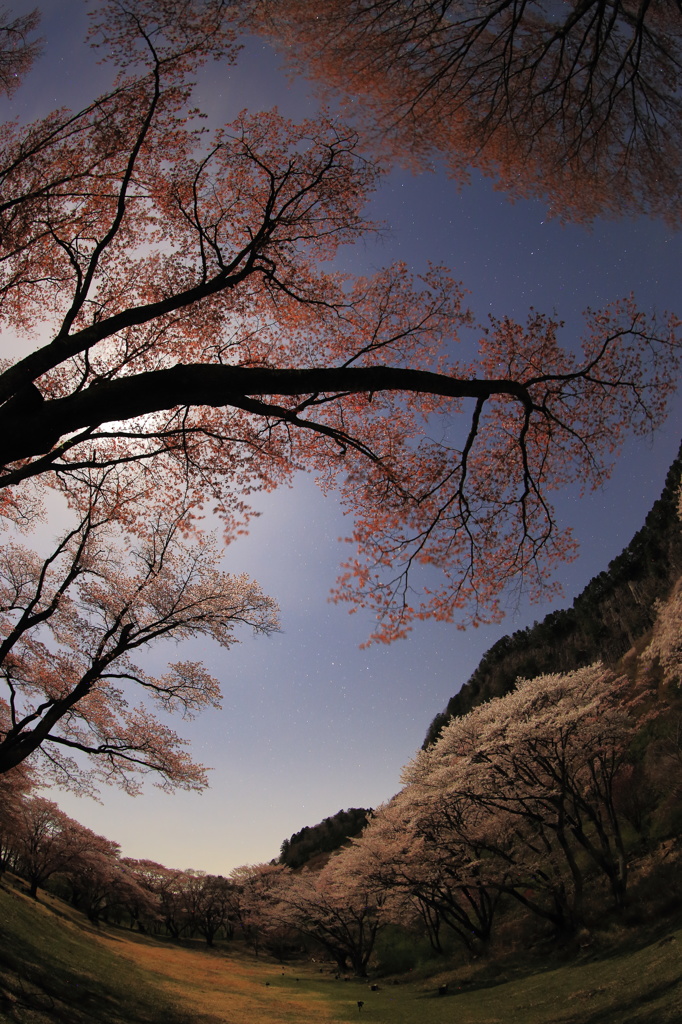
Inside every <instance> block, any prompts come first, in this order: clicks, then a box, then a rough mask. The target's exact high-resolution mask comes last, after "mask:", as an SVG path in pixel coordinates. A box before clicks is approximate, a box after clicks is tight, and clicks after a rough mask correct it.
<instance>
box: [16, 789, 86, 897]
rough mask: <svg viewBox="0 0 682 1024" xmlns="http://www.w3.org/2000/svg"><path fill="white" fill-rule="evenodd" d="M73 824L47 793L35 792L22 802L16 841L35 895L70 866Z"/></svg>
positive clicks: (22, 864) (21, 863)
mask: <svg viewBox="0 0 682 1024" xmlns="http://www.w3.org/2000/svg"><path fill="white" fill-rule="evenodd" d="M73 824H75V823H74V822H72V819H70V818H69V817H68V815H66V814H64V812H63V811H60V809H59V808H58V807H57V805H56V804H55V803H54V802H53V801H52V800H46V799H45V797H42V796H32V797H29V799H28V800H25V801H24V802H23V803H22V805H21V808H20V811H19V815H18V817H17V828H16V832H15V836H14V841H15V846H16V850H17V854H18V862H19V865H20V871H21V874H22V876H23V877H24V878H25V879H26V880H27V881H28V884H29V894H30V895H31V896H33V898H34V899H35V898H36V897H37V895H38V889H39V888H41V887H42V886H44V885H45V883H46V882H47V881H48V879H49V878H51V877H52V875H54V874H55V873H56V872H57V871H63V870H64V869H65V868H67V867H68V865H69V861H70V857H71V849H70V845H69V838H70V832H71V826H72V825H73Z"/></svg>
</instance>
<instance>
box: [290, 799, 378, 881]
mask: <svg viewBox="0 0 682 1024" xmlns="http://www.w3.org/2000/svg"><path fill="white" fill-rule="evenodd" d="M370 813H371V810H369V809H367V808H365V807H349V808H348V810H346V811H344V810H341V811H337V812H336V814H333V815H331V816H330V817H329V818H325V819H324V821H321V822H320V823H319V824H318V825H312V826H307V825H306V826H305V827H304V828H302V829H301V830H300V831H299V832H294V834H293V835H292V836H291V838H290V839H285V840H284V842H283V843H282V846H281V848H280V857H279V862H280V864H286V865H287V867H290V868H300V867H302V866H303V865H304V864H307V863H308V861H310V860H311V859H312V858H313V857H316V856H317V855H318V854H320V853H331V852H332V851H333V850H338V849H339V847H341V846H343V844H344V843H345V842H346V841H347V840H348V839H350V838H351V837H353V836H357V835H359V834H360V832H362V830H363V828H364V827H365V825H366V824H367V819H368V818H369V815H370Z"/></svg>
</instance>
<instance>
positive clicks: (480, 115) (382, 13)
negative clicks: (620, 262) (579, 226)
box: [255, 0, 682, 224]
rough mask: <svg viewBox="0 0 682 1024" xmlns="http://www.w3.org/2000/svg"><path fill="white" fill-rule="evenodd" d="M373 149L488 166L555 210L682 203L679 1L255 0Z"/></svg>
mask: <svg viewBox="0 0 682 1024" xmlns="http://www.w3.org/2000/svg"><path fill="white" fill-rule="evenodd" d="M255 9H256V11H257V12H259V14H260V19H261V25H262V26H263V27H264V28H265V30H266V31H267V32H268V33H269V35H270V37H271V38H272V40H273V42H274V45H275V46H277V47H278V48H279V49H280V52H284V54H285V55H286V57H287V59H288V60H289V61H290V64H291V66H292V67H293V68H295V69H296V70H297V71H298V72H300V71H303V72H304V73H306V74H308V75H310V76H313V77H315V78H317V79H319V80H320V81H321V82H322V83H324V85H326V86H328V87H330V88H331V89H332V90H333V92H334V95H338V94H341V96H343V97H344V98H345V99H346V100H347V105H348V107H349V109H350V110H351V111H352V112H353V114H354V115H355V118H356V121H357V122H358V123H359V124H360V125H361V127H362V128H363V129H364V131H365V133H366V134H367V135H369V137H370V139H373V140H374V141H375V143H376V142H378V144H379V146H380V148H381V150H382V151H383V152H384V153H386V152H387V153H388V154H389V155H390V156H391V157H393V158H395V159H398V160H399V161H403V162H406V161H407V162H410V163H412V164H413V165H416V166H418V167H424V166H428V165H429V163H430V162H431V161H432V160H433V159H434V158H436V157H439V156H440V157H443V158H444V160H445V162H446V165H447V167H448V169H449V171H450V173H451V174H452V175H453V176H454V177H455V178H456V179H457V180H458V181H459V182H460V183H461V182H463V181H466V180H467V177H468V174H469V171H470V170H471V169H472V168H473V169H479V170H481V171H483V172H484V173H485V174H490V175H492V176H494V177H495V179H496V180H497V181H498V182H499V185H500V187H501V188H504V189H505V190H507V191H508V192H509V193H510V194H511V195H512V196H513V197H515V198H518V197H519V196H528V195H535V196H540V197H542V198H547V199H548V201H549V207H550V210H551V212H552V213H553V214H554V215H555V216H559V217H561V218H562V219H576V220H591V219H592V218H593V217H595V216H597V215H603V214H607V215H608V214H623V213H628V214H630V213H651V214H654V215H656V216H663V217H665V218H666V219H667V220H669V221H670V222H672V223H677V224H679V222H680V218H681V215H682V206H681V205H680V202H679V195H680V184H681V179H680V167H681V166H682V135H681V134H680V132H681V129H680V125H681V124H682V103H681V101H680V86H681V85H682V77H681V74H682V62H681V61H680V57H679V54H680V46H681V43H682V15H681V13H680V6H679V3H676V2H674V0H655V2H649V0H635V2H632V3H631V2H628V0H606V2H604V0H580V2H579V0H571V2H569V3H565V4H560V5H557V4H551V3H546V2H543V0H513V2H511V3H510V2H507V0H483V2H474V0H406V2H404V3H396V2H395V0H320V2H319V3H316V4H315V5H314V7H313V6H311V5H310V4H308V3H306V0H256V3H255Z"/></svg>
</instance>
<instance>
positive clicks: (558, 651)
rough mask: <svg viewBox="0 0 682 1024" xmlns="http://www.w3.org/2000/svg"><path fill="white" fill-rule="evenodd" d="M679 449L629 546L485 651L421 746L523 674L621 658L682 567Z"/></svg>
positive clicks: (529, 675)
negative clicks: (562, 600)
mask: <svg viewBox="0 0 682 1024" xmlns="http://www.w3.org/2000/svg"><path fill="white" fill-rule="evenodd" d="M681 480H682V447H681V448H680V452H679V453H678V456H677V458H676V460H675V461H674V462H673V464H672V466H671V467H670V469H669V471H668V475H667V478H666V482H665V486H664V488H663V491H662V493H661V496H660V498H659V499H658V501H656V502H655V503H654V505H653V508H652V509H651V511H650V512H649V514H648V516H647V517H646V520H645V522H644V525H643V527H642V529H641V530H638V532H637V533H636V534H635V536H634V537H633V538H632V540H631V541H630V543H629V544H628V546H627V547H626V548H625V549H624V551H622V552H621V554H620V555H618V557H617V558H614V559H613V561H612V562H610V563H609V565H608V568H607V569H606V570H605V571H604V572H600V573H599V575H598V576H595V577H594V579H592V580H591V581H590V582H589V583H588V585H587V586H586V587H585V589H584V590H583V591H582V593H581V594H580V595H579V596H578V597H576V599H575V600H574V602H573V606H572V607H571V608H567V609H565V610H560V611H554V612H550V614H549V615H547V616H545V618H544V619H543V620H542V622H536V623H535V624H534V625H533V626H530V627H528V628H527V629H521V630H517V632H516V633H513V634H512V635H511V636H503V637H502V638H501V639H500V640H498V641H497V643H495V644H494V645H493V646H492V647H491V648H490V649H489V650H488V651H486V653H485V654H484V655H483V658H482V659H481V661H480V663H479V665H478V667H477V668H476V670H475V671H474V673H473V675H472V676H471V677H470V678H469V679H468V680H467V682H465V683H464V685H463V686H462V688H461V689H460V690H459V692H458V693H456V694H455V695H454V696H453V697H451V698H450V700H449V701H448V704H447V707H446V708H445V710H444V711H442V712H441V713H440V714H438V715H436V717H435V718H434V719H433V721H432V722H431V724H430V726H429V728H428V731H427V733H426V738H425V740H424V744H423V746H424V747H425V748H426V747H428V746H430V745H431V744H432V743H433V742H434V741H435V740H436V739H437V738H438V735H439V733H440V731H441V729H442V728H443V726H444V725H445V724H446V723H447V722H449V721H450V719H451V718H454V717H456V716H459V715H465V714H466V713H467V712H468V711H470V710H471V708H473V707H475V706H476V705H477V704H482V703H484V702H485V701H487V700H490V698H491V697H500V696H502V694H505V693H508V692H509V691H510V690H512V689H513V687H514V682H515V680H516V679H517V678H518V677H519V676H522V677H523V678H526V679H530V678H533V677H534V676H538V675H541V674H543V673H546V672H569V671H571V670H572V669H576V668H580V667H582V666H584V665H589V664H591V663H592V662H593V661H596V660H601V661H603V662H605V663H606V664H609V663H613V662H615V661H617V660H618V658H620V657H622V656H623V655H624V654H625V653H626V652H627V651H628V650H629V649H630V648H631V647H632V645H633V644H634V643H635V641H636V640H637V639H638V638H639V637H640V636H642V634H644V633H645V632H646V631H647V630H648V629H651V626H652V625H653V622H654V617H655V610H654V605H655V602H656V601H657V600H660V599H662V598H665V597H666V596H667V595H668V594H669V592H670V590H671V589H672V587H673V585H674V584H675V582H676V581H677V579H678V578H679V576H680V574H681V573H682V530H680V520H679V517H678V511H677V502H678V494H679V489H680V482H681Z"/></svg>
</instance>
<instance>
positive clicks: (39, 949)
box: [0, 891, 208, 1024]
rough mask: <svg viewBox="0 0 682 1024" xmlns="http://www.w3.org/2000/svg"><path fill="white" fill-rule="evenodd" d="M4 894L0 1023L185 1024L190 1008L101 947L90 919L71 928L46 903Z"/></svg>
mask: <svg viewBox="0 0 682 1024" xmlns="http://www.w3.org/2000/svg"><path fill="white" fill-rule="evenodd" d="M0 897H1V901H0V921H1V922H2V924H0V1019H2V1020H3V1021H11V1022H13V1024H14V1022H16V1024H43V1022H44V1024H47V1022H50V1024H54V1022H58V1024H62V1022H63V1024H92V1022H93V1021H98V1022H101V1024H187V1020H188V1018H187V1013H186V1011H183V1010H181V1009H180V1008H179V1007H178V1006H177V1005H174V1004H173V1002H172V1000H171V999H169V997H168V996H167V995H166V993H164V992H162V991H161V990H159V988H158V987H157V986H156V984H155V983H154V979H153V978H152V977H151V976H150V975H148V974H146V972H144V971H143V970H141V969H140V968H138V967H137V966H136V965H135V964H133V963H131V962H130V961H129V960H128V959H124V958H123V957H119V956H117V955H116V954H115V953H113V952H111V951H110V950H108V949H106V948H104V947H103V946H102V945H101V944H100V943H99V942H98V941H97V939H96V930H95V929H93V928H92V927H90V926H89V925H87V924H86V923H85V922H84V923H83V924H79V925H78V927H73V926H71V927H69V926H68V923H67V922H65V921H64V920H63V915H60V918H61V919H58V918H55V916H54V915H53V913H52V911H51V909H50V908H48V907H45V906H44V905H41V904H32V902H31V901H29V900H27V899H26V898H25V897H24V898H21V897H17V896H16V895H15V894H12V893H11V892H7V891H2V892H0ZM17 901H19V902H17ZM193 1024H195V1022H194V1021H193ZM196 1024H200V1021H198V1020H197V1022H196ZM205 1024H208V1018H206V1020H205Z"/></svg>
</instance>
